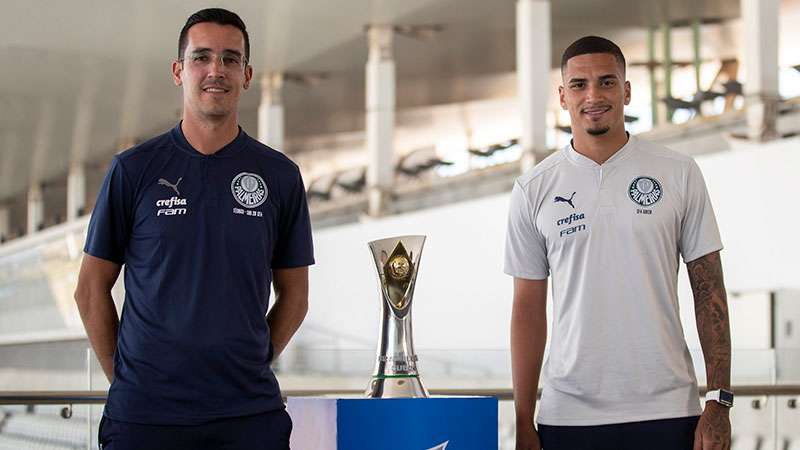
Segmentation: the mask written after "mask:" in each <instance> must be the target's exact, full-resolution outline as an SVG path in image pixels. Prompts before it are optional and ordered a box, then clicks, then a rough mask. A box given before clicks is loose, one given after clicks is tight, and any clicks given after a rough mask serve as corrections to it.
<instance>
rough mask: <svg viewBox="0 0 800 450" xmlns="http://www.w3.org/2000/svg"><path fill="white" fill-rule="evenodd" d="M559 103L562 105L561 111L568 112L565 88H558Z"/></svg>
mask: <svg viewBox="0 0 800 450" xmlns="http://www.w3.org/2000/svg"><path fill="white" fill-rule="evenodd" d="M558 102H559V103H560V104H561V109H563V110H564V111H566V110H567V102H565V101H564V86H559V87H558Z"/></svg>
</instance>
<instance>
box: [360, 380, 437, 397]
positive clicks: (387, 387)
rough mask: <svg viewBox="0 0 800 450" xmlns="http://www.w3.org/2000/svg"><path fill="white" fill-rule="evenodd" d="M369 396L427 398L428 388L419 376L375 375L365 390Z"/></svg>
mask: <svg viewBox="0 0 800 450" xmlns="http://www.w3.org/2000/svg"><path fill="white" fill-rule="evenodd" d="M365 394H366V396H367V398H427V397H429V394H428V390H427V389H425V387H424V386H423V385H422V381H420V379H419V377H418V376H415V375H409V376H407V377H406V376H401V377H398V376H395V377H389V378H384V377H373V378H372V381H370V382H369V386H367V391H366V392H365Z"/></svg>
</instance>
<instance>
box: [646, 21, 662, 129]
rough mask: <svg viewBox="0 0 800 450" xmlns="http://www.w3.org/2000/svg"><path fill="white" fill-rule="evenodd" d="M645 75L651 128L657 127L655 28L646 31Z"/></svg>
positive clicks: (658, 120)
mask: <svg viewBox="0 0 800 450" xmlns="http://www.w3.org/2000/svg"><path fill="white" fill-rule="evenodd" d="M647 62H648V64H647V74H648V76H649V80H650V116H651V118H652V122H653V128H655V127H656V126H658V123H659V122H660V119H659V114H658V111H659V106H658V81H657V80H656V28H655V27H649V28H648V29H647Z"/></svg>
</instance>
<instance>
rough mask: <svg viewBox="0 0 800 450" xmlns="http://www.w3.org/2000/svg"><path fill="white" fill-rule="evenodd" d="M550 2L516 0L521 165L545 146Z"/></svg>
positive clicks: (529, 164)
mask: <svg viewBox="0 0 800 450" xmlns="http://www.w3.org/2000/svg"><path fill="white" fill-rule="evenodd" d="M550 46H551V41H550V2H549V1H547V0H517V90H518V92H519V94H518V95H519V102H520V117H521V118H522V129H521V133H520V145H521V146H522V159H521V169H522V171H523V172H525V171H527V170H528V169H530V168H531V167H533V165H534V164H536V153H537V152H539V153H544V152H546V150H547V103H548V97H549V94H550V90H551V88H552V86H551V85H550V64H551V59H550Z"/></svg>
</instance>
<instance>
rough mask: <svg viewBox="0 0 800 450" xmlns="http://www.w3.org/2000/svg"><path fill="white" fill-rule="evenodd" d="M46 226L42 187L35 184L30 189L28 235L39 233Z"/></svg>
mask: <svg viewBox="0 0 800 450" xmlns="http://www.w3.org/2000/svg"><path fill="white" fill-rule="evenodd" d="M43 225H44V195H42V186H41V185H40V184H34V185H33V186H31V187H30V188H29V189H28V233H27V234H33V233H36V232H37V231H39V229H40V227H42V226H43Z"/></svg>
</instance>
